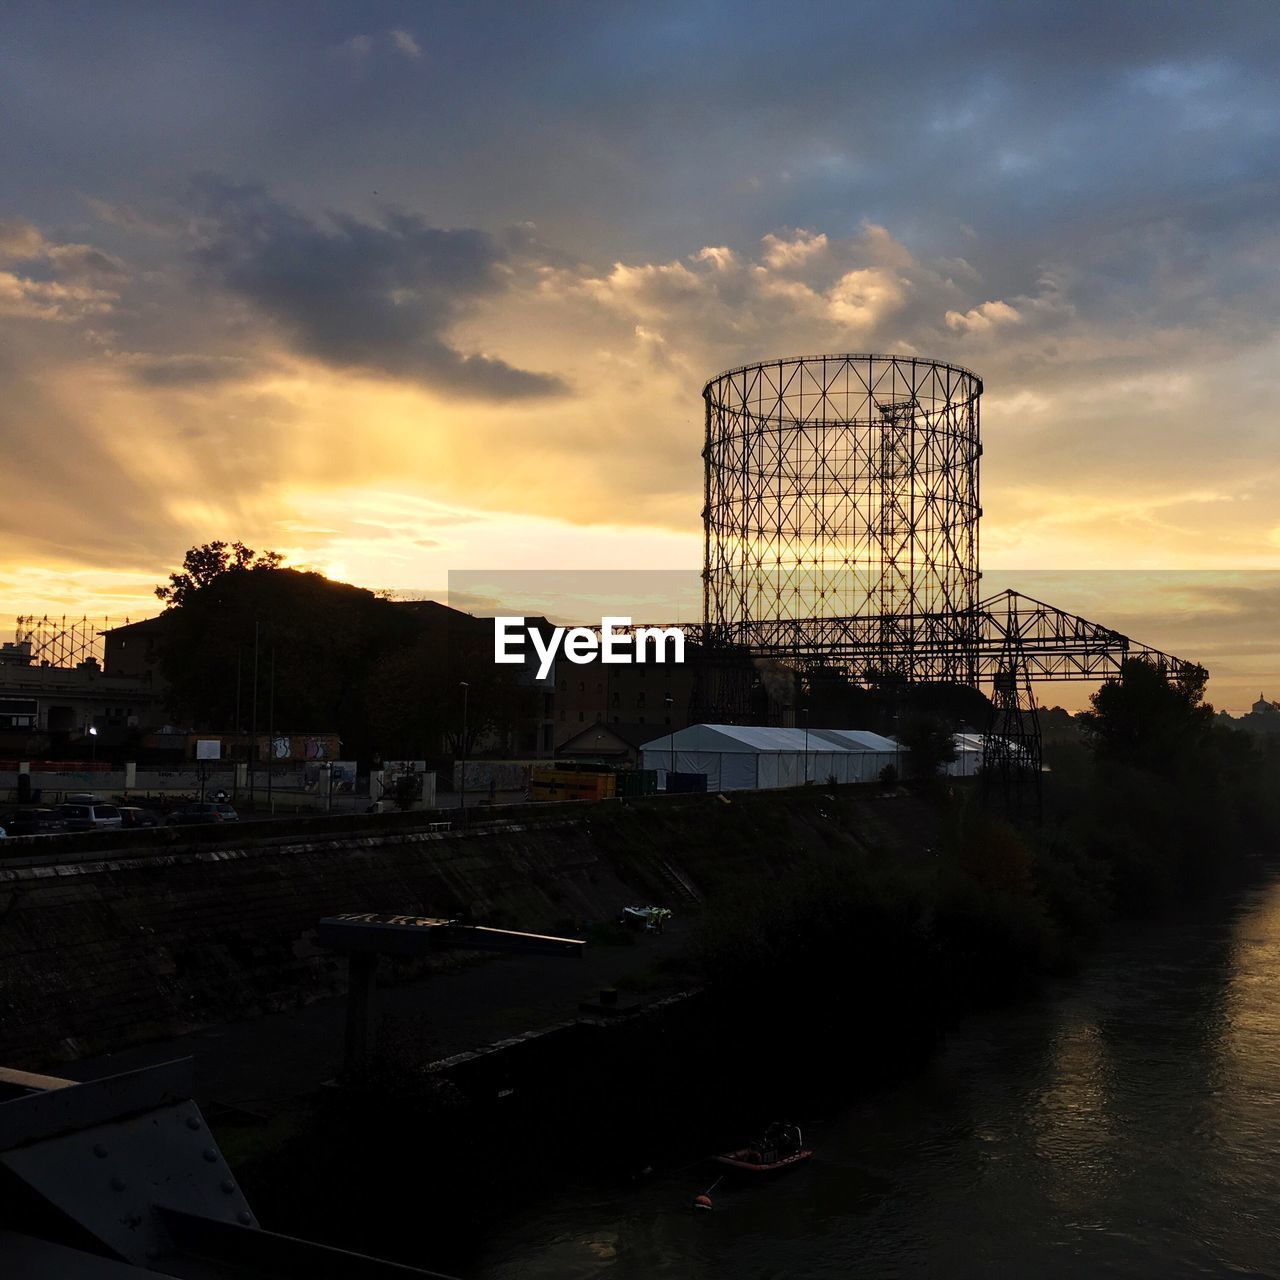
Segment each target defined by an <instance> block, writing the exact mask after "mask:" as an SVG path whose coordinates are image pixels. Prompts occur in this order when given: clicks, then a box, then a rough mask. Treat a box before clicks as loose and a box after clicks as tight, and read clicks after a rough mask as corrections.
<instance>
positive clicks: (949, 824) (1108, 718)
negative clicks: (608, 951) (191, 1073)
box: [232, 662, 1280, 1267]
mask: <svg viewBox="0 0 1280 1280" xmlns="http://www.w3.org/2000/svg"><path fill="white" fill-rule="evenodd" d="M1203 688H1204V678H1203V673H1200V672H1195V671H1192V672H1190V673H1188V675H1187V676H1186V677H1185V678H1184V679H1182V680H1181V681H1179V682H1178V683H1176V684H1172V685H1171V684H1169V683H1167V682H1166V681H1165V680H1164V679H1163V678H1162V677H1160V676H1159V675H1158V674H1157V673H1155V672H1154V671H1153V670H1152V669H1151V668H1149V667H1147V666H1146V665H1145V664H1143V663H1141V662H1131V663H1129V664H1127V665H1126V667H1125V668H1124V671H1123V673H1122V677H1121V678H1120V679H1118V680H1116V681H1113V682H1111V683H1109V684H1108V685H1106V686H1104V687H1103V689H1101V690H1100V691H1099V693H1098V694H1097V695H1095V697H1094V700H1093V707H1092V709H1091V710H1090V711H1089V712H1087V713H1085V714H1084V715H1083V716H1082V717H1081V718H1080V722H1081V729H1082V740H1081V741H1080V742H1079V743H1071V744H1062V745H1059V746H1058V747H1056V748H1055V749H1054V750H1053V751H1052V753H1050V754H1048V756H1047V762H1048V763H1049V765H1050V768H1051V772H1050V773H1049V774H1047V775H1046V778H1045V788H1044V811H1043V820H1042V821H1040V822H1039V823H1029V822H1020V821H1018V820H1017V819H1016V818H1011V817H1010V816H1008V815H1006V814H1002V813H1001V812H999V811H998V810H997V809H996V808H994V807H991V806H988V805H984V803H983V801H982V795H981V791H980V788H979V787H978V786H976V785H955V786H952V785H947V784H946V782H945V780H942V779H937V780H926V781H925V782H923V783H921V784H919V785H918V786H917V787H916V789H915V793H914V794H913V795H911V796H903V795H896V796H885V797H882V798H869V797H867V796H866V795H865V794H858V792H857V789H852V788H848V789H840V790H832V789H826V788H821V787H819V788H808V789H806V790H803V791H796V792H789V793H773V794H765V793H756V794H741V793H740V794H737V795H734V796H733V797H731V798H729V799H728V800H727V801H726V802H721V803H715V802H714V800H713V799H711V798H708V799H706V800H703V801H702V802H701V803H688V804H684V803H678V802H669V803H667V804H665V805H662V804H642V805H636V806H628V807H612V808H601V809H600V810H597V811H596V816H593V817H592V818H591V819H590V821H591V823H592V826H593V832H594V834H595V835H596V837H597V842H598V844H599V846H600V847H601V848H607V849H608V850H609V851H610V854H611V857H612V858H613V859H614V861H615V863H616V865H617V866H618V868H619V870H620V872H621V871H625V872H627V873H628V876H627V878H628V879H629V880H630V882H632V883H639V884H645V883H652V885H653V887H654V890H655V893H657V892H658V891H659V889H660V888H661V887H662V886H663V883H664V882H663V880H662V877H661V874H660V870H659V863H660V861H661V859H662V857H663V854H664V851H665V852H667V853H669V852H670V851H671V850H672V849H678V850H680V851H681V857H680V862H681V865H682V866H683V867H684V868H685V869H686V870H687V871H688V872H689V873H690V874H691V875H692V876H693V877H694V878H695V880H696V882H697V885H698V887H699V888H700V889H701V890H702V892H703V894H704V895H705V906H704V908H703V909H702V911H701V912H700V914H699V918H698V920H697V924H696V928H695V929H694V931H693V938H692V942H691V945H690V947H689V948H688V950H687V952H686V954H685V955H684V956H682V957H681V958H680V959H679V960H677V961H669V962H667V963H666V964H665V965H662V966H659V968H658V969H657V970H656V971H649V972H642V973H637V975H636V980H635V985H636V986H637V987H643V988H646V989H650V990H656V989H662V988H663V987H664V986H665V987H671V988H675V987H679V988H684V989H696V994H695V995H694V996H692V997H691V998H689V999H687V1000H684V1001H682V1002H679V1003H677V1004H674V1005H671V1006H669V1007H667V1008H666V1009H665V1010H664V1011H663V1012H662V1013H661V1014H660V1015H656V1016H653V1017H650V1018H640V1019H636V1020H633V1021H631V1022H628V1023H626V1024H625V1025H619V1026H617V1027H614V1028H610V1030H609V1032H608V1034H607V1035H606V1036H602V1037H601V1038H600V1040H599V1043H598V1045H597V1046H596V1047H595V1048H594V1049H593V1051H592V1052H591V1053H590V1054H587V1055H583V1054H582V1053H580V1052H577V1053H574V1052H571V1053H566V1054H565V1055H563V1057H562V1058H561V1059H557V1060H555V1061H554V1062H553V1063H552V1064H550V1065H548V1066H546V1067H545V1069H543V1070H540V1071H537V1072H535V1073H533V1074H532V1075H531V1076H530V1078H528V1079H526V1080H523V1081H521V1082H520V1087H519V1088H518V1089H516V1091H515V1094H514V1095H513V1096H512V1097H511V1098H510V1099H508V1100H507V1101H506V1102H504V1103H503V1105H501V1106H497V1105H492V1104H479V1103H476V1102H473V1101H470V1100H468V1099H467V1098H466V1097H465V1096H464V1095H463V1094H462V1093H460V1092H459V1091H458V1090H457V1089H456V1088H454V1087H453V1086H452V1085H450V1084H448V1083H443V1082H441V1081H439V1080H438V1079H436V1078H433V1077H431V1076H429V1075H426V1074H424V1073H423V1072H422V1071H421V1069H420V1067H419V1065H418V1064H417V1063H416V1062H415V1061H414V1060H413V1059H412V1058H411V1057H410V1056H408V1055H406V1054H403V1053H397V1052H396V1049H395V1046H394V1044H393V1043H387V1044H384V1046H383V1052H382V1053H381V1054H380V1056H379V1060H378V1066H377V1067H376V1068H375V1069H374V1070H373V1071H371V1072H370V1073H369V1074H368V1075H366V1076H365V1077H363V1078H361V1079H359V1080H349V1081H347V1082H346V1083H345V1085H344V1087H343V1088H341V1089H339V1090H335V1091H331V1093H330V1094H329V1095H327V1096H325V1097H324V1098H323V1099H321V1100H319V1101H317V1102H316V1104H315V1107H314V1109H313V1111H312V1112H311V1113H309V1114H308V1115H307V1116H306V1117H305V1118H303V1119H301V1120H300V1121H299V1122H298V1123H296V1125H295V1126H294V1127H293V1129H292V1130H291V1131H290V1132H289V1133H288V1134H287V1135H286V1136H284V1138H283V1139H281V1140H279V1141H272V1142H269V1143H263V1144H260V1147H259V1150H258V1151H257V1152H256V1154H252V1153H246V1155H247V1159H244V1158H242V1160H241V1161H240V1169H241V1174H242V1178H243V1180H244V1181H245V1183H246V1186H247V1189H248V1190H249V1192H250V1194H251V1196H252V1197H253V1199H254V1200H255V1201H256V1202H257V1203H258V1206H259V1210H260V1212H261V1213H262V1215H263V1217H264V1219H265V1220H266V1221H267V1222H268V1223H269V1224H270V1225H271V1226H273V1227H274V1228H275V1229H277V1230H285V1231H299V1232H303V1233H306V1234H312V1233H314V1234H315V1235H318V1236H320V1237H322V1238H325V1239H328V1240H331V1241H333V1242H334V1243H337V1244H341V1245H344V1246H346V1247H349V1248H355V1249H360V1248H368V1249H373V1248H374V1247H375V1244H376V1249H377V1251H378V1252H381V1253H384V1254H393V1255H395V1256H398V1257H401V1258H403V1259H404V1260H406V1261H413V1262H417V1263H419V1264H424V1265H434V1266H450V1265H456V1266H460V1267H462V1266H465V1262H466V1256H467V1249H468V1247H469V1244H470V1242H473V1241H474V1240H475V1239H476V1237H477V1234H478V1233H479V1232H481V1231H483V1229H484V1227H485V1224H486V1223H487V1222H491V1221H492V1220H493V1219H494V1218H495V1216H496V1215H499V1214H501V1213H502V1212H504V1211H506V1210H508V1209H510V1208H511V1207H513V1206H514V1205H517V1204H527V1203H529V1202H530V1201H531V1199H533V1198H536V1196H537V1195H538V1194H540V1193H544V1192H546V1191H547V1190H549V1189H551V1188H554V1187H555V1186H557V1185H563V1184H564V1183H565V1182H567V1181H582V1180H584V1179H585V1180H588V1181H590V1180H598V1179H601V1178H618V1177H629V1176H634V1175H635V1174H636V1172H637V1171H639V1170H642V1169H644V1168H645V1167H647V1166H650V1165H658V1164H663V1163H665V1164H668V1165H671V1164H678V1163H681V1162H683V1161H685V1160H686V1159H694V1158H696V1157H697V1156H699V1155H701V1154H705V1152H706V1151H708V1150H710V1149H713V1147H714V1146H715V1145H716V1144H719V1143H723V1142H724V1141H726V1140H727V1139H729V1138H732V1137H734V1136H735V1135H737V1134H738V1133H739V1131H740V1130H742V1129H744V1128H745V1129H748V1130H749V1129H750V1128H751V1127H752V1126H753V1125H756V1124H758V1123H759V1122H761V1121H762V1120H767V1119H769V1118H772V1117H774V1116H776V1115H779V1114H787V1115H791V1116H793V1117H795V1118H797V1119H808V1118H811V1117H813V1116H814V1115H819V1114H822V1113H824V1112H829V1111H830V1110H832V1109H834V1108H836V1107H838V1106H839V1105H840V1104H841V1103H842V1102H845V1101H847V1100H849V1099H850V1097H851V1096H852V1095H853V1094H854V1092H855V1091H857V1090H860V1089H866V1088H869V1087H874V1086H876V1085H877V1084H882V1083H885V1082H887V1081H890V1080H892V1079H894V1078H895V1077H898V1076H900V1075H902V1074H903V1073H904V1072H906V1071H908V1070H910V1069H911V1068H912V1067H913V1066H915V1065H917V1064H918V1063H919V1062H921V1061H922V1060H923V1058H924V1056H925V1055H927V1053H928V1052H929V1050H930V1048H931V1047H932V1046H933V1044H934V1043H935V1042H936V1041H937V1039H938V1037H939V1036H941V1035H944V1034H945V1033H946V1030H947V1028H948V1027H949V1026H951V1025H953V1024H954V1023H955V1021H956V1020H957V1019H958V1018H960V1017H962V1016H963V1015H964V1014H965V1013H966V1012H969V1011H971V1010H974V1009H977V1008H980V1007H984V1006H990V1005H993V1004H997V1003H1001V1002H1007V1001H1010V1000H1013V999H1017V998H1021V997H1025V996H1027V995H1029V994H1030V993H1032V992H1034V990H1035V988H1036V986H1037V984H1038V983H1040V982H1041V981H1042V980H1043V979H1044V978H1045V977H1046V976H1048V975H1052V974H1062V973H1065V972H1069V971H1070V970H1071V968H1072V967H1073V966H1074V965H1076V964H1077V963H1078V962H1079V961H1080V959H1081V957H1082V956H1084V955H1085V954H1086V953H1087V950H1088V947H1089V944H1090V941H1091V940H1092V939H1094V938H1095V937H1096V936H1097V935H1098V934H1099V933H1100V932H1101V931H1102V930H1103V929H1105V928H1107V927H1109V926H1112V927H1113V926H1115V925H1116V924H1117V923H1118V922H1121V921H1123V920H1124V919H1126V918H1131V917H1134V916H1136V915H1149V914H1155V913H1158V912H1159V911H1160V910H1161V908H1162V907H1163V906H1165V905H1167V904H1169V903H1170V902H1172V901H1173V900H1175V899H1176V898H1178V897H1179V896H1182V895H1186V894H1189V893H1193V892H1196V891H1197V890H1198V889H1200V888H1202V887H1203V886H1204V884H1205V882H1206V881H1207V880H1208V879H1210V878H1213V877H1217V876H1222V875H1226V874H1230V873H1231V869H1232V867H1233V866H1236V865H1238V863H1239V861H1240V860H1241V859H1242V858H1245V857H1248V856H1251V855H1254V856H1256V855H1265V854H1268V853H1269V852H1270V851H1271V850H1272V849H1273V847H1274V842H1275V839H1276V835H1277V833H1280V805H1278V804H1277V801H1276V796H1277V786H1276V783H1277V781H1280V754H1278V753H1277V749H1276V747H1275V746H1273V745H1272V744H1271V743H1270V742H1268V741H1262V740H1255V739H1253V738H1251V737H1250V736H1248V735H1246V734H1243V733H1240V732H1238V731H1233V730H1231V729H1226V728H1222V727H1220V726H1218V725H1215V724H1214V723H1213V720H1212V711H1211V709H1210V708H1208V707H1207V706H1206V705H1205V704H1204V702H1203ZM234 1149H235V1148H234V1146H233V1147H232V1150H233V1152H234Z"/></svg>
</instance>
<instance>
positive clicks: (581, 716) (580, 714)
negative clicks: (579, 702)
mask: <svg viewBox="0 0 1280 1280" xmlns="http://www.w3.org/2000/svg"><path fill="white" fill-rule="evenodd" d="M586 718H587V713H586V712H585V711H579V712H578V723H579V724H581V723H582V722H583V721H584V720H585V719H586Z"/></svg>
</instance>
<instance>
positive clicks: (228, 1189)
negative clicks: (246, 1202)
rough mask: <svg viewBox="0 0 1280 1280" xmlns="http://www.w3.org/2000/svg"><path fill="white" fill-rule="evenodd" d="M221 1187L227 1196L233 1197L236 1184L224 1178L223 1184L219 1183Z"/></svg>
mask: <svg viewBox="0 0 1280 1280" xmlns="http://www.w3.org/2000/svg"><path fill="white" fill-rule="evenodd" d="M219 1186H221V1187H222V1190H223V1193H224V1194H225V1195H231V1194H232V1193H233V1192H234V1191H235V1189H236V1184H235V1183H234V1182H232V1181H231V1179H230V1178H223V1180H222V1181H221V1183H219Z"/></svg>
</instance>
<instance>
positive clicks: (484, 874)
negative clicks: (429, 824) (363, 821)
mask: <svg viewBox="0 0 1280 1280" xmlns="http://www.w3.org/2000/svg"><path fill="white" fill-rule="evenodd" d="M632 896H633V890H632V889H630V888H628V887H626V886H625V885H624V884H622V882H621V881H619V880H618V879H617V877H616V876H615V875H614V874H613V872H612V871H610V869H609V868H608V867H606V866H605V865H603V864H602V862H601V860H600V859H599V857H598V856H597V853H596V851H595V849H594V848H593V847H592V844H591V842H590V839H589V836H588V835H587V832H586V830H585V827H582V826H577V825H572V826H569V825H564V826H561V825H556V826H550V825H548V826H547V827H544V828H541V829H538V830H531V831H524V830H521V829H519V828H516V829H511V828H506V829H502V830H501V831H497V832H493V833H486V832H470V833H467V834H466V835H465V836H463V835H453V834H445V835H430V834H423V833H413V834H404V835H395V836H384V837H377V838H364V839H358V840H349V841H344V842H342V843H334V842H323V843H321V842H317V843H314V844H298V845H286V846H283V847H275V848H268V849H263V848H258V849H254V848H218V849H204V850H196V851H187V852H180V853H172V854H169V853H156V854H150V855H146V856H138V857H134V858H113V859H111V860H103V861H100V862H68V863H65V864H62V865H34V866H17V865H11V864H9V863H0V1062H3V1063H6V1064H9V1065H18V1064H21V1065H26V1066H32V1065H37V1064H39V1063H42V1062H49V1061H52V1060H56V1059H58V1058H69V1057H76V1056H79V1055H82V1054H87V1053H92V1052H99V1051H104V1050H107V1049H111V1048H115V1047H118V1046H121V1045H124V1044H127V1043H130V1042H137V1041H140V1040H145V1039H148V1038H154V1037H156V1036H161V1035H170V1034H177V1033H179V1032H182V1031H185V1030H190V1029H193V1028H196V1027H199V1026H205V1025H210V1024H214V1023H219V1022H223V1021H228V1020H234V1019H238V1018H245V1017H252V1016H254V1015H257V1014H260V1013H263V1012H268V1011H271V1010H276V1009H280V1008H284V1007H291V1006H294V1005H297V1004H302V1003H306V1002H307V1001H310V1000H312V999H316V998H319V997H321V996H324V995H329V994H333V993H335V992H338V991H340V990H341V989H343V986H344V982H345V971H344V969H343V967H342V965H341V964H340V962H338V961H337V960H335V959H334V957H333V956H331V955H330V954H329V953H327V952H323V951H320V950H319V949H317V948H316V946H315V944H314V941H313V930H314V928H315V924H316V922H317V920H319V918H320V917H321V916H323V915H326V914H332V913H336V912H341V911H358V910H371V911H403V912H409V913H420V914H428V915H451V914H454V913H457V912H462V911H469V912H471V913H472V914H474V915H475V916H476V917H477V918H483V919H485V920H486V921H487V922H488V923H491V924H496V925H515V924H519V925H521V926H524V927H528V928H532V929H542V930H550V929H553V928H555V927H558V926H559V925H560V924H562V923H563V922H564V921H566V920H568V919H580V920H581V919H601V918H605V917H607V916H609V915H611V914H613V913H614V912H616V911H617V910H618V906H619V904H620V903H622V902H625V901H629V900H630V899H631V897H632Z"/></svg>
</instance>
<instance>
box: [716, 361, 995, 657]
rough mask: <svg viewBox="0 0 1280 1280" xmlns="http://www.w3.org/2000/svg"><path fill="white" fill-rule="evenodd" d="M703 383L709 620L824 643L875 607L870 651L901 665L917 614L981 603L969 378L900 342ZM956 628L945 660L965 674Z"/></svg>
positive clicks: (764, 636)
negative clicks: (890, 348) (833, 627)
mask: <svg viewBox="0 0 1280 1280" xmlns="http://www.w3.org/2000/svg"><path fill="white" fill-rule="evenodd" d="M702 394H703V399H704V401H705V403H706V444H705V447H704V449H703V458H704V460H705V464H706V489H705V498H706V501H705V506H704V509H703V523H704V529H705V562H704V571H703V581H704V605H705V619H706V623H707V626H708V631H709V635H711V636H713V637H715V638H716V639H717V640H719V641H721V642H723V643H727V644H742V645H747V646H750V647H757V646H759V645H762V644H763V645H765V646H768V647H772V645H773V644H775V643H776V642H777V640H778V638H779V637H780V635H781V633H782V632H783V631H785V632H786V635H787V637H788V643H789V645H791V646H795V645H796V644H797V643H799V644H800V645H801V647H803V646H804V642H805V641H806V640H807V641H809V642H810V643H812V644H813V645H815V646H819V647H821V645H822V644H823V642H824V640H825V638H827V637H828V636H829V631H830V623H831V621H832V620H834V619H847V618H860V619H869V618H874V619H876V620H877V625H876V628H875V630H876V633H877V634H876V635H875V636H874V637H868V638H871V639H872V641H873V648H874V652H869V653H866V654H865V656H866V658H867V659H869V660H870V661H872V662H874V665H875V666H877V667H878V668H879V669H880V671H881V672H883V673H890V672H892V673H898V674H901V675H904V676H907V677H908V678H910V675H911V673H910V671H909V670H905V669H903V668H904V658H909V655H910V651H911V649H912V647H913V644H914V642H915V641H916V640H917V639H921V638H923V637H919V636H918V635H917V627H916V623H915V620H916V619H917V618H918V617H919V616H920V615H934V616H937V615H945V616H949V617H953V618H956V617H960V618H964V617H967V616H968V615H969V614H970V613H971V611H972V610H973V607H974V605H975V604H976V603H977V598H978V596H977V592H978V580H979V576H980V575H979V573H978V519H979V516H980V515H981V508H980V507H979V505H978V468H979V461H978V460H979V458H980V457H981V455H982V445H981V442H980V439H979V418H978V400H979V397H980V396H981V394H982V382H981V380H980V379H979V378H978V377H977V375H976V374H973V373H971V372H969V371H968V370H967V369H961V368H958V367H956V366H953V365H947V364H942V363H940V362H938V361H934V360H924V359H919V358H915V357H909V356H876V355H839V356H800V357H793V358H790V359H783V360H772V361H767V362H763V363H760V364H753V365H746V366H744V367H743V368H740V369H733V370H730V371H729V372H727V373H722V374H720V375H719V376H718V377H715V378H713V379H712V380H711V381H710V382H708V383H707V385H706V387H705V388H704V390H703V393H702ZM952 639H953V641H954V642H955V643H954V653H955V658H956V668H955V670H954V671H952V672H949V673H948V674H951V675H952V676H954V677H958V678H964V677H965V676H967V675H968V674H969V668H970V667H971V666H972V662H971V660H970V659H969V658H968V656H967V654H966V652H965V649H966V646H965V645H964V643H963V636H962V635H958V636H954V637H953V638H952ZM905 665H906V666H908V667H909V666H910V662H909V661H908V662H907V663H906V664H905Z"/></svg>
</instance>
